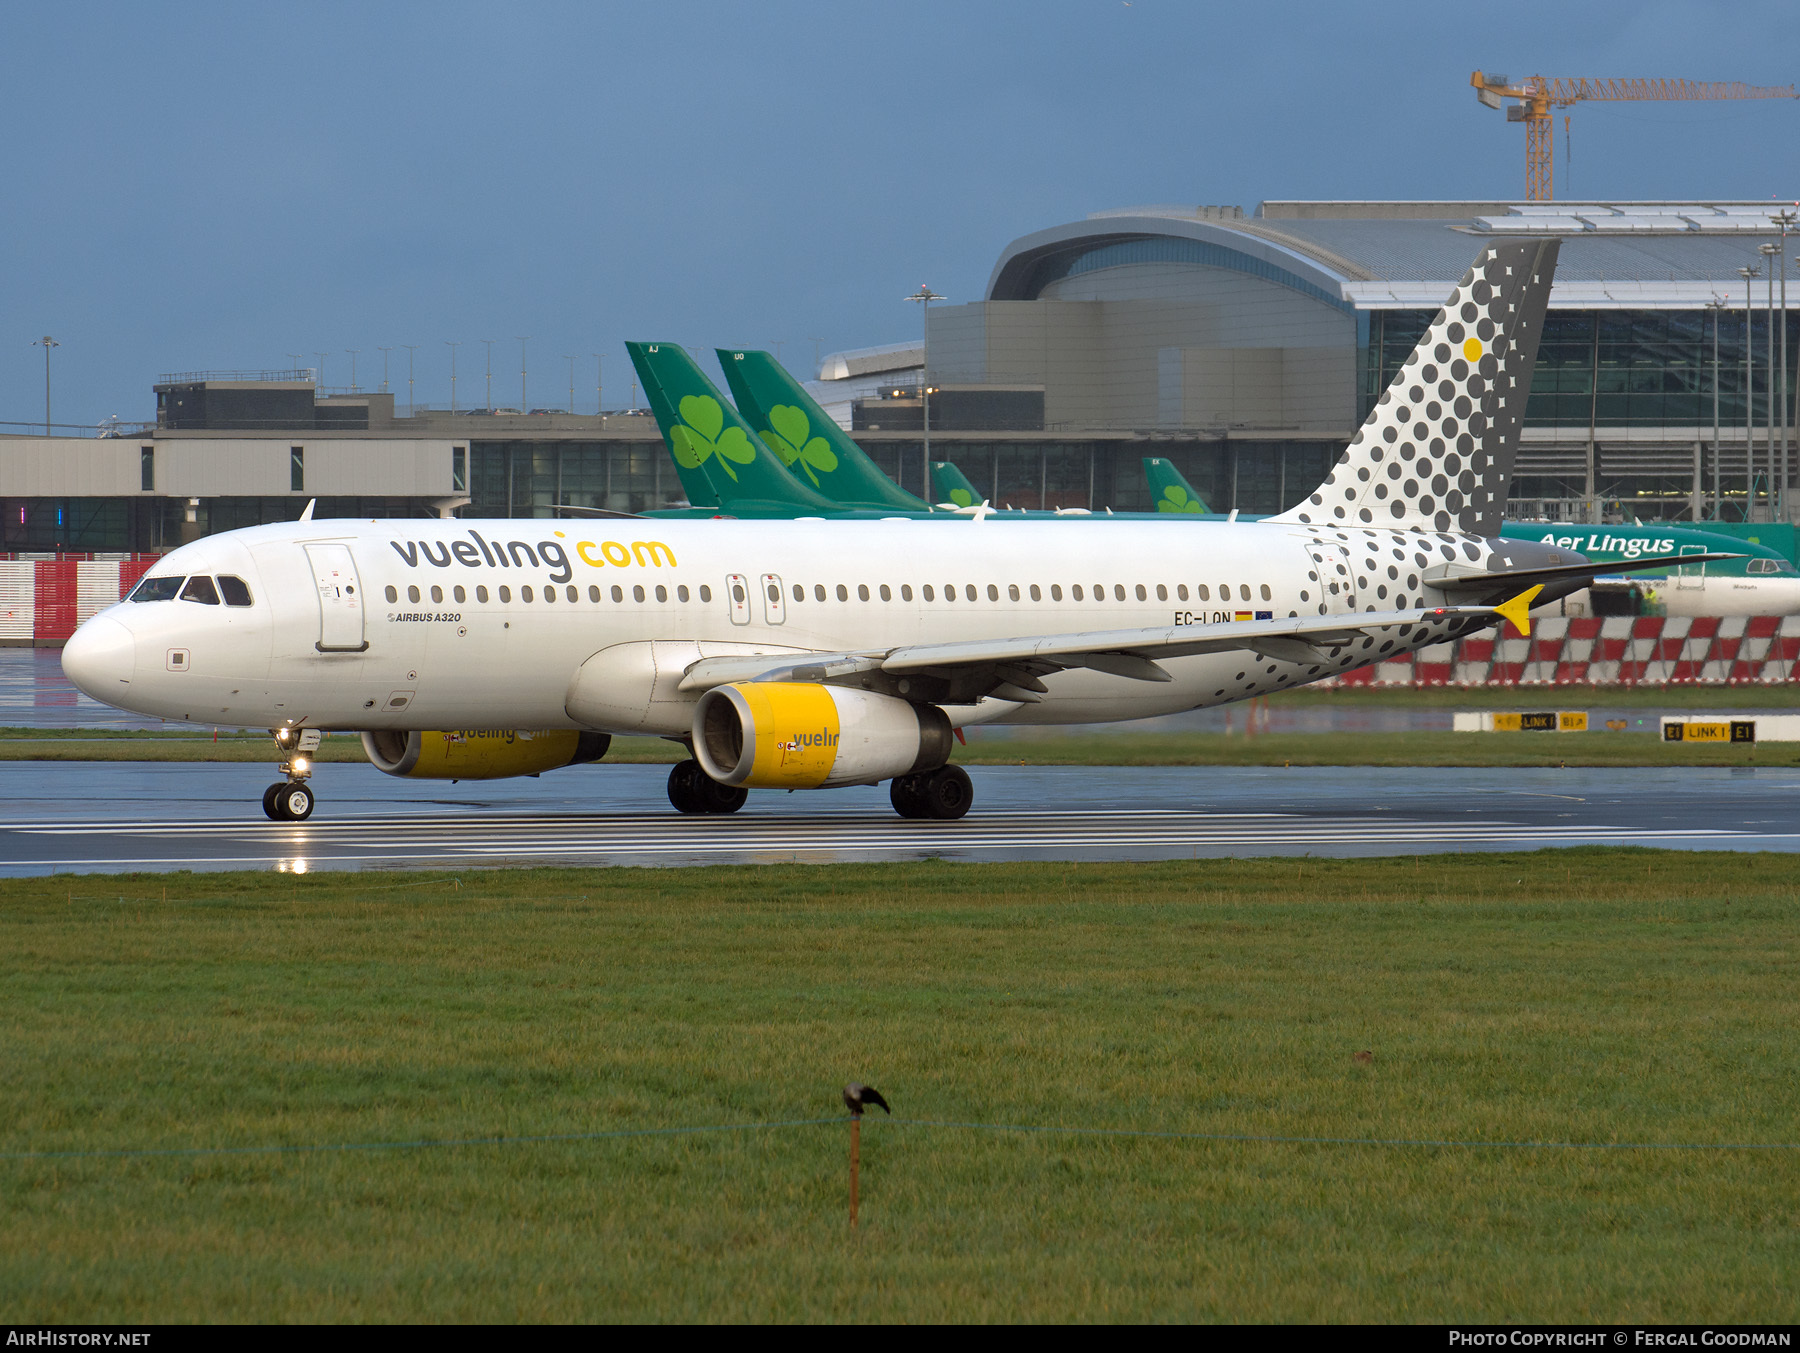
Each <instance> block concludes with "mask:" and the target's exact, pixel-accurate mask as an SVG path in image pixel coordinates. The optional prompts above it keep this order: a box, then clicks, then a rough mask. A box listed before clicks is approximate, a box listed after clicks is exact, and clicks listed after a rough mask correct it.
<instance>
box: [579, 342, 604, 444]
mask: <svg viewBox="0 0 1800 1353" xmlns="http://www.w3.org/2000/svg"><path fill="white" fill-rule="evenodd" d="M591 355H592V357H593V359H594V412H595V413H597V414H599V415H600V426H601V427H605V426H606V389H605V386H606V381H605V376H606V362H605V359H604V358H602V357H601V356H600V354H599V353H597V352H596V353H593V354H591ZM571 412H573V410H571Z"/></svg>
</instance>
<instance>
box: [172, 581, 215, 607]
mask: <svg viewBox="0 0 1800 1353" xmlns="http://www.w3.org/2000/svg"><path fill="white" fill-rule="evenodd" d="M181 599H182V600H183V601H197V602H199V603H200V604H201V605H202V606H217V605H218V604H219V589H218V588H216V587H214V586H213V580H212V579H211V578H209V577H207V576H206V575H205V574H204V573H196V574H195V575H194V576H193V577H191V578H189V579H188V582H187V586H186V587H184V588H182V589H181Z"/></svg>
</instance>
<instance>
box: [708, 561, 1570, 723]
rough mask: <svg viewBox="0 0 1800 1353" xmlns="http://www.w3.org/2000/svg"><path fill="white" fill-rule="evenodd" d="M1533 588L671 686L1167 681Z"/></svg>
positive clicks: (913, 648) (959, 645) (1524, 598)
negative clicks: (1179, 672) (1197, 660)
mask: <svg viewBox="0 0 1800 1353" xmlns="http://www.w3.org/2000/svg"><path fill="white" fill-rule="evenodd" d="M1538 590H1539V589H1537V588H1532V589H1530V591H1528V592H1526V593H1522V594H1521V595H1520V596H1518V597H1515V598H1513V599H1512V600H1511V601H1509V602H1507V603H1505V604H1504V606H1434V607H1424V608H1414V609H1411V610H1404V611H1358V612H1344V613H1339V614H1336V615H1315V616H1296V617H1287V618H1283V619H1279V620H1277V619H1270V620H1237V621H1226V622H1222V623H1219V624H1212V625H1173V626H1168V627H1157V628H1155V629H1126V630H1091V631H1086V632H1081V633H1073V634H1045V635H1029V636H1024V637H1020V638H1012V639H970V640H964V641H959V642H954V643H943V644H909V645H906V646H904V647H901V648H895V649H889V650H887V651H885V652H862V653H820V654H817V655H808V656H806V657H804V658H801V659H798V660H796V659H795V658H794V657H793V655H791V654H789V655H773V654H771V655H766V656H759V657H741V658H740V657H731V658H702V659H701V660H700V661H699V662H697V663H695V664H694V665H693V666H691V667H689V668H688V669H687V671H686V673H685V674H684V675H683V677H682V679H681V683H680V689H681V690H683V691H701V690H707V689H709V688H711V687H713V686H723V685H727V684H730V683H732V682H738V681H818V682H827V683H833V682H844V681H852V680H856V679H858V678H867V677H869V676H871V675H873V674H876V673H879V674H881V676H882V677H883V678H884V679H885V680H886V681H891V680H893V679H896V678H902V677H907V676H919V677H927V678H935V679H938V680H941V681H947V682H950V683H951V684H952V685H954V686H955V687H956V688H957V690H958V691H959V692H966V691H967V690H968V689H969V688H970V686H971V685H973V686H975V687H978V688H980V687H985V689H983V690H982V693H983V694H992V695H997V696H999V697H1000V698H1001V699H1007V700H1014V699H1017V700H1024V701H1026V702H1030V703H1035V702H1036V701H1037V700H1038V699H1040V698H1041V697H1042V694H1043V693H1044V691H1045V689H1046V688H1045V687H1044V686H1043V684H1042V682H1040V681H1039V680H1038V679H1037V678H1038V677H1041V676H1043V675H1045V674H1047V673H1049V672H1056V671H1061V670H1063V669H1065V668H1071V667H1087V668H1091V669H1093V670H1095V671H1099V672H1108V673H1111V674H1112V675H1114V676H1120V677H1128V678H1130V679H1132V680H1135V681H1169V680H1172V678H1171V677H1170V675H1169V673H1168V672H1167V670H1165V669H1164V668H1163V667H1161V666H1159V665H1158V663H1157V659H1158V658H1179V657H1187V656H1190V655H1192V654H1196V653H1225V652H1232V651H1248V652H1252V653H1258V654H1261V655H1263V656H1265V657H1269V658H1273V659H1276V660H1277V661H1281V662H1297V663H1324V662H1326V661H1328V660H1329V659H1330V654H1331V651H1332V650H1338V649H1343V648H1345V647H1347V646H1349V645H1351V644H1354V643H1357V642H1358V641H1360V640H1373V638H1374V637H1375V636H1376V635H1377V634H1378V633H1379V632H1380V631H1382V630H1385V629H1397V628H1399V627H1401V626H1406V625H1419V624H1423V623H1425V622H1427V621H1442V620H1446V619H1455V618H1461V617H1475V618H1490V617H1494V616H1502V615H1503V616H1505V617H1506V618H1507V619H1509V620H1512V621H1513V622H1514V623H1515V624H1519V622H1520V621H1521V620H1523V619H1524V618H1525V614H1526V611H1527V609H1528V608H1529V606H1530V604H1531V599H1532V597H1533V596H1535V594H1536V593H1537V591H1538ZM1515 612H1516V614H1515ZM1373 656H1374V655H1373V654H1371V660H1373ZM884 684H885V681H884Z"/></svg>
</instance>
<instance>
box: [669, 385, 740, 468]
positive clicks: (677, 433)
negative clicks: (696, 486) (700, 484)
mask: <svg viewBox="0 0 1800 1353" xmlns="http://www.w3.org/2000/svg"><path fill="white" fill-rule="evenodd" d="M721 428H723V429H724V433H723V435H721V434H720V429H721ZM669 441H670V442H671V443H672V446H671V450H673V451H674V453H675V463H676V464H677V465H681V466H684V467H685V468H687V469H689V470H698V469H699V468H700V467H701V465H703V464H704V463H705V462H706V458H707V457H708V456H712V455H716V456H717V457H718V460H719V468H720V469H721V470H723V471H725V473H726V474H728V475H730V476H731V477H732V478H733V479H736V478H737V471H736V470H734V469H732V468H731V462H732V461H734V460H735V461H736V462H737V463H738V464H739V465H748V464H749V463H750V462H751V461H753V460H755V459H756V448H755V447H754V446H752V445H750V439H749V438H748V437H746V436H745V435H744V430H743V429H742V428H735V427H734V428H728V427H725V411H724V410H723V409H721V408H720V407H719V401H718V400H716V399H714V398H713V397H712V396H711V395H683V396H682V397H681V422H679V423H677V424H676V425H675V426H674V427H672V428H670V429H669Z"/></svg>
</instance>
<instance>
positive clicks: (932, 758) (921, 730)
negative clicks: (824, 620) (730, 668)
mask: <svg viewBox="0 0 1800 1353" xmlns="http://www.w3.org/2000/svg"><path fill="white" fill-rule="evenodd" d="M693 731H694V757H695V759H696V760H698V761H699V762H700V765H701V767H702V768H703V769H704V770H705V771H706V773H707V774H708V775H710V776H711V777H712V778H713V779H715V780H717V781H718V782H719V783H720V784H723V785H743V786H745V787H746V788H749V789H821V788H830V787H831V786H834V785H863V784H873V783H875V782H876V781H878V780H888V779H892V778H893V777H894V776H896V775H910V774H913V773H915V772H918V771H927V770H936V769H937V768H938V767H939V766H941V765H943V764H944V762H946V761H948V760H949V759H950V739H951V737H952V734H951V732H950V720H949V719H948V718H947V717H945V715H944V711H943V710H941V709H939V708H938V707H937V706H936V705H914V704H909V703H908V702H907V701H905V700H898V699H895V698H894V697H893V696H891V695H877V694H875V693H873V692H871V691H855V690H848V689H845V688H844V687H841V686H821V685H817V684H815V683H811V682H802V681H742V682H738V683H737V684H735V685H731V686H716V687H714V688H713V689H712V690H710V691H708V692H707V693H706V694H705V695H703V696H701V697H700V703H699V704H698V705H697V706H695V708H694V730H693Z"/></svg>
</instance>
